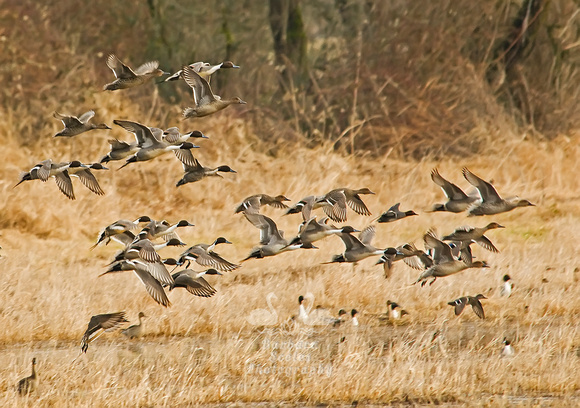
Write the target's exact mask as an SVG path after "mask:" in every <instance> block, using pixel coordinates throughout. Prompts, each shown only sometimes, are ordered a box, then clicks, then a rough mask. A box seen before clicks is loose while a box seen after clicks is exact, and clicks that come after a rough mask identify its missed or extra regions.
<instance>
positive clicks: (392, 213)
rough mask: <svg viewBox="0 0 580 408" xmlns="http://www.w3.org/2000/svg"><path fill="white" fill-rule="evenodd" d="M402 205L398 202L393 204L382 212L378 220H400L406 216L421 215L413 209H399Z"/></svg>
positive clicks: (380, 221) (381, 221)
mask: <svg viewBox="0 0 580 408" xmlns="http://www.w3.org/2000/svg"><path fill="white" fill-rule="evenodd" d="M400 205H401V203H397V204H395V205H393V206H392V207H391V208H389V209H388V210H387V211H386V212H384V213H382V214H381V216H380V217H379V218H378V220H377V221H378V222H379V223H383V222H393V221H397V220H400V219H402V218H405V217H410V216H412V215H419V214H417V213H416V212H415V211H413V210H408V211H401V210H399V206H400Z"/></svg>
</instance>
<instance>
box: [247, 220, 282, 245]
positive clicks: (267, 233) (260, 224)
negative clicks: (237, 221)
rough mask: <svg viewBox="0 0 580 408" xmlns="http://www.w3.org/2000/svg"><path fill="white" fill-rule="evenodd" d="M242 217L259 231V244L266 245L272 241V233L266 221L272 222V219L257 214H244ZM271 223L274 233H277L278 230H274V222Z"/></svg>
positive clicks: (269, 224)
mask: <svg viewBox="0 0 580 408" xmlns="http://www.w3.org/2000/svg"><path fill="white" fill-rule="evenodd" d="M244 216H245V217H246V219H247V220H248V221H249V222H250V223H251V224H252V225H253V226H254V227H256V228H258V229H259V230H260V244H261V245H267V244H268V243H269V242H270V240H271V239H272V237H273V233H274V231H273V230H272V227H271V223H270V222H268V219H269V220H270V221H272V219H270V218H268V217H266V216H265V215H262V214H258V213H244ZM272 223H273V224H274V227H275V229H276V232H278V228H276V224H275V223H274V221H272Z"/></svg>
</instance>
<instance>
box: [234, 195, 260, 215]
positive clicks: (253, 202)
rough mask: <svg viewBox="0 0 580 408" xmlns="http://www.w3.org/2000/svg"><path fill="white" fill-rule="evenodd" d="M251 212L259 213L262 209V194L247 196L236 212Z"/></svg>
mask: <svg viewBox="0 0 580 408" xmlns="http://www.w3.org/2000/svg"><path fill="white" fill-rule="evenodd" d="M242 211H244V212H251V213H257V212H259V211H260V196H258V195H253V196H250V197H246V198H245V199H244V201H242V203H241V204H240V205H239V206H238V208H236V212H235V213H236V214H237V213H240V212H242Z"/></svg>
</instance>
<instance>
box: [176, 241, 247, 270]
mask: <svg viewBox="0 0 580 408" xmlns="http://www.w3.org/2000/svg"><path fill="white" fill-rule="evenodd" d="M187 253H188V254H189V255H190V256H192V257H194V258H195V261H196V262H197V263H198V264H199V265H201V266H207V267H212V268H215V269H219V270H220V271H226V272H229V271H233V270H234V269H236V268H239V265H236V264H234V263H232V262H230V261H228V260H226V259H224V258H222V257H221V256H220V255H219V254H218V253H216V252H213V251H210V252H206V250H204V249H203V248H201V247H199V246H197V245H194V246H193V247H191V248H190V249H188V250H187Z"/></svg>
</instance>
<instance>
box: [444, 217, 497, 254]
mask: <svg viewBox="0 0 580 408" xmlns="http://www.w3.org/2000/svg"><path fill="white" fill-rule="evenodd" d="M496 228H505V227H504V226H503V225H499V224H498V223H497V222H490V223H489V224H487V225H486V226H485V227H481V228H476V227H460V228H457V229H456V230H455V231H454V232H452V233H451V234H449V235H446V236H444V237H443V241H456V242H461V243H471V242H476V243H477V244H479V245H481V246H482V247H483V248H485V249H487V250H488V251H491V252H499V251H498V249H497V248H496V247H495V246H494V245H493V244H492V242H491V241H490V240H489V238H487V237H486V236H485V235H483V234H485V233H486V232H487V231H489V230H491V229H496Z"/></svg>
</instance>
